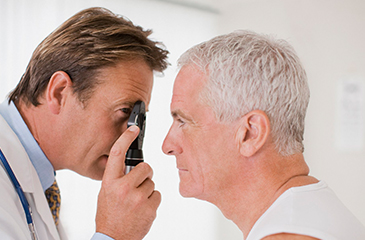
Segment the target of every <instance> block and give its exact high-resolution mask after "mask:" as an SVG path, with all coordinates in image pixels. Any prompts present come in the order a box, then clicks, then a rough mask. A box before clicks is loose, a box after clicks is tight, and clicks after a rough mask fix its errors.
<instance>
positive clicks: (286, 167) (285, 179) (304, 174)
mask: <svg viewBox="0 0 365 240" xmlns="http://www.w3.org/2000/svg"><path fill="white" fill-rule="evenodd" d="M269 157H270V156H267V158H263V159H264V160H261V161H260V160H259V159H253V160H252V159H251V160H249V161H248V162H250V164H247V165H245V166H244V167H242V168H241V169H238V171H239V172H240V174H232V175H233V176H239V177H238V178H237V179H236V183H237V184H234V185H232V186H231V187H229V188H227V189H225V190H224V193H220V194H217V195H218V196H219V197H218V198H215V199H214V200H213V201H211V202H212V203H213V204H215V205H216V206H217V207H218V208H219V209H220V210H221V211H222V213H223V214H224V215H225V216H226V217H227V218H228V219H231V220H232V221H233V222H234V223H235V224H236V225H237V226H238V227H239V228H240V230H241V231H242V232H243V234H244V236H245V237H246V236H247V235H248V233H249V232H250V231H251V229H252V227H253V225H254V224H255V222H256V221H257V220H258V219H259V218H260V217H261V215H262V214H263V213H264V212H265V211H266V210H267V209H268V208H269V207H270V206H271V205H272V204H273V203H274V202H275V200H276V199H277V198H278V197H279V196H280V195H281V194H283V193H284V192H285V191H286V190H288V189H289V188H292V187H297V186H303V185H308V184H312V183H316V182H318V180H316V179H315V178H313V177H310V176H308V173H309V168H308V166H307V165H306V163H305V161H304V157H303V155H302V154H295V155H292V156H289V157H283V156H280V157H278V156H276V157H272V156H271V158H269ZM261 159H262V158H261ZM267 159H270V160H267ZM248 165H250V166H248ZM248 169H250V170H248ZM242 173H244V174H242Z"/></svg>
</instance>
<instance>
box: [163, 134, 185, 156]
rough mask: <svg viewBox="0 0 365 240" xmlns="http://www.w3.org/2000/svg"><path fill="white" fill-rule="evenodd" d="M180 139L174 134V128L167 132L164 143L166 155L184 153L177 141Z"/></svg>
mask: <svg viewBox="0 0 365 240" xmlns="http://www.w3.org/2000/svg"><path fill="white" fill-rule="evenodd" d="M177 140H178V139H176V136H174V134H173V132H172V128H170V131H169V132H168V133H167V135H166V137H165V140H164V141H163V144H162V151H163V152H164V153H165V154H166V155H178V154H181V153H182V148H181V147H180V146H179V144H178V143H177V142H178V141H177Z"/></svg>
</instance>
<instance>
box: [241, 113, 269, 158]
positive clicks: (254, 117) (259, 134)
mask: <svg viewBox="0 0 365 240" xmlns="http://www.w3.org/2000/svg"><path fill="white" fill-rule="evenodd" d="M269 134H270V120H269V118H268V116H267V115H266V113H265V112H263V111H261V110H254V111H251V112H249V113H247V114H246V115H245V116H243V117H242V118H241V120H240V126H239V128H238V130H237V134H236V143H237V144H238V146H239V150H240V153H241V154H242V155H243V156H245V157H251V156H253V155H254V154H255V153H257V152H258V151H259V150H260V149H261V148H262V147H263V145H264V144H265V143H266V141H267V140H268V137H269Z"/></svg>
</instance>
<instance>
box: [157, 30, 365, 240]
mask: <svg viewBox="0 0 365 240" xmlns="http://www.w3.org/2000/svg"><path fill="white" fill-rule="evenodd" d="M179 66H180V68H181V69H180V72H179V74H178V76H177V77H176V80H175V85H174V90H173V97H172V102H171V114H172V117H173V123H172V126H171V128H170V131H169V133H168V135H167V136H166V139H165V141H164V144H163V147H162V148H163V151H164V152H165V153H166V154H169V155H174V156H175V157H176V162H177V168H178V170H179V176H180V193H181V195H182V196H184V197H195V198H198V199H201V200H206V201H208V202H211V203H213V204H214V205H216V206H217V207H218V208H219V209H220V210H221V211H222V212H223V214H224V215H225V216H226V217H227V218H228V219H231V220H232V221H233V222H234V223H235V224H236V225H237V226H238V227H239V228H240V230H241V231H242V232H243V234H244V237H245V239H249V240H256V239H265V240H266V239H359V240H360V239H365V228H364V226H362V224H361V223H360V222H359V221H358V220H357V219H356V218H355V217H354V216H353V215H352V214H351V213H350V212H349V211H348V210H347V209H346V207H345V206H344V205H343V204H342V203H341V202H340V200H339V199H338V198H337V197H336V195H335V194H334V193H333V192H332V190H331V189H330V188H329V187H328V186H327V185H326V183H324V182H323V181H319V180H317V179H316V178H314V177H312V176H309V175H308V174H309V168H308V166H307V164H306V162H305V160H304V157H303V150H304V147H303V133H304V119H305V114H306V109H307V106H308V101H309V88H308V83H307V77H306V73H305V70H304V69H303V67H302V65H301V63H300V60H299V59H298V57H297V55H296V53H295V52H294V50H293V49H292V47H291V46H290V45H288V43H287V42H285V41H282V40H276V39H274V38H272V37H270V36H266V35H259V34H256V33H254V32H249V31H236V32H233V33H230V34H227V35H223V36H218V37H216V38H213V39H212V40H210V41H207V42H204V43H201V44H199V45H197V46H195V47H193V48H191V49H190V50H188V51H187V52H186V53H184V54H183V55H182V56H181V58H180V59H179Z"/></svg>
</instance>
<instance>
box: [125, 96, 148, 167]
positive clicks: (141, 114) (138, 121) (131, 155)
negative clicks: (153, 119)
mask: <svg viewBox="0 0 365 240" xmlns="http://www.w3.org/2000/svg"><path fill="white" fill-rule="evenodd" d="M132 125H136V126H138V127H139V134H138V137H137V138H136V139H135V140H134V141H133V142H132V144H131V145H130V147H129V149H128V151H127V153H126V156H125V174H127V173H129V172H130V171H131V170H132V169H133V168H134V167H135V166H137V164H138V163H141V162H143V152H142V144H143V137H144V132H145V125H146V106H145V104H144V102H141V101H137V102H136V103H135V104H134V107H133V110H132V112H131V115H130V117H129V119H128V127H130V126H132Z"/></svg>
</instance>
